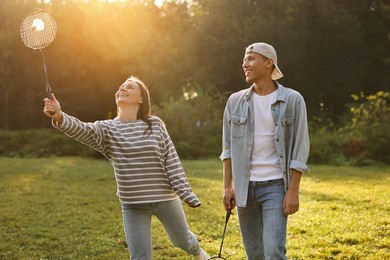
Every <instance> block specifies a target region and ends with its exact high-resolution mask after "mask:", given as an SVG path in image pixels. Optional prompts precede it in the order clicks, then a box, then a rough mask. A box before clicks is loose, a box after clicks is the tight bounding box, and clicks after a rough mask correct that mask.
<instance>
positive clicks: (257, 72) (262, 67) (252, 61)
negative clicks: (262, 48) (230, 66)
mask: <svg viewBox="0 0 390 260" xmlns="http://www.w3.org/2000/svg"><path fill="white" fill-rule="evenodd" d="M272 64H273V63H272V60H270V59H267V58H265V57H264V56H262V55H260V54H258V53H255V52H250V53H246V54H245V56H244V59H243V61H242V69H243V70H244V73H245V80H246V82H248V83H255V82H256V81H258V80H260V79H268V77H269V78H270V76H271V74H270V72H271V70H270V68H272Z"/></svg>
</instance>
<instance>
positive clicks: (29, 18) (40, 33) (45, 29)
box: [20, 9, 57, 99]
mask: <svg viewBox="0 0 390 260" xmlns="http://www.w3.org/2000/svg"><path fill="white" fill-rule="evenodd" d="M56 31H57V25H56V21H55V20H54V18H53V16H51V14H49V13H48V12H46V11H45V10H43V9H34V10H32V11H30V12H29V13H27V14H26V15H25V16H24V18H23V21H22V23H21V25H20V37H21V38H22V41H23V43H24V45H26V46H27V47H28V48H31V49H33V50H39V51H40V52H41V54H42V61H43V70H44V72H45V80H46V95H47V97H48V98H49V99H52V94H51V87H50V84H49V77H48V74H47V68H46V60H45V54H44V53H43V49H44V48H46V47H47V46H49V45H50V44H51V43H52V42H53V41H54V38H55V36H56Z"/></svg>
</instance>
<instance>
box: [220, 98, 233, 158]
mask: <svg viewBox="0 0 390 260" xmlns="http://www.w3.org/2000/svg"><path fill="white" fill-rule="evenodd" d="M229 100H230V99H229ZM229 100H228V101H227V103H226V107H225V111H224V113H223V123H222V153H221V155H220V156H219V158H220V159H221V160H222V161H223V160H225V159H230V158H231V149H230V145H231V140H230V138H231V128H230V109H229Z"/></svg>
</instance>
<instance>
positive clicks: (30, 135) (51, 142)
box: [0, 129, 100, 157]
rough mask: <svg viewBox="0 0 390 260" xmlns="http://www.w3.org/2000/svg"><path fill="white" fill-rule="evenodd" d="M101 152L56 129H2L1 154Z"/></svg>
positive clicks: (48, 154) (80, 154)
mask: <svg viewBox="0 0 390 260" xmlns="http://www.w3.org/2000/svg"><path fill="white" fill-rule="evenodd" d="M67 155H76V156H77V155H79V156H87V157H99V156H100V154H99V153H98V152H96V151H94V150H92V149H91V148H88V147H86V146H85V145H82V144H80V143H79V142H77V141H75V140H74V139H72V138H70V137H68V136H66V135H64V134H63V133H61V132H59V131H57V130H55V129H34V130H22V131H6V130H2V131H0V156H10V157H46V156H67Z"/></svg>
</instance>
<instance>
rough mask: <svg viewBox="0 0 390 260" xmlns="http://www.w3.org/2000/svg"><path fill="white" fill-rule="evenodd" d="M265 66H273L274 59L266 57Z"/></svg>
mask: <svg viewBox="0 0 390 260" xmlns="http://www.w3.org/2000/svg"><path fill="white" fill-rule="evenodd" d="M266 66H267V68H273V67H274V60H273V59H268V60H267V64H266Z"/></svg>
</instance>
